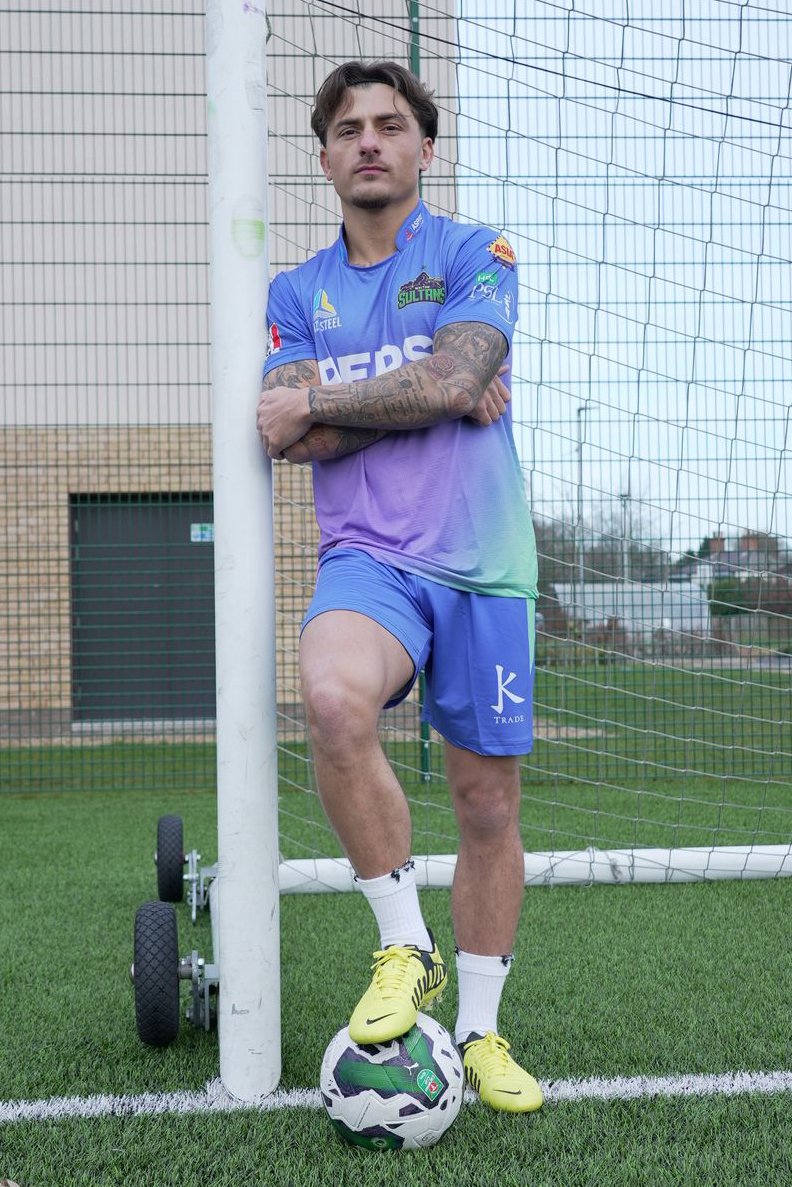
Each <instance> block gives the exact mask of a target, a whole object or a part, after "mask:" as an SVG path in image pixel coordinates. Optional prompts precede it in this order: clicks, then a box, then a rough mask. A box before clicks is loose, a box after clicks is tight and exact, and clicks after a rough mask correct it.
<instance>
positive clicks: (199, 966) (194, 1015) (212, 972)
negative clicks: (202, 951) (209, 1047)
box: [179, 951, 220, 1030]
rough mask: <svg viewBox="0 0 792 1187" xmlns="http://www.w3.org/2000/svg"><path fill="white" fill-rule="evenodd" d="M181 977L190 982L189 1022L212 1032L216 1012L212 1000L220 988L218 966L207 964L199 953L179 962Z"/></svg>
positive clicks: (187, 1012) (187, 1013)
mask: <svg viewBox="0 0 792 1187" xmlns="http://www.w3.org/2000/svg"><path fill="white" fill-rule="evenodd" d="M179 977H180V979H181V980H183V981H189V982H190V1004H189V1005H188V1007H187V1011H186V1017H187V1020H188V1022H191V1023H192V1025H193V1026H195V1027H198V1028H200V1029H202V1030H211V1028H212V1023H213V1022H214V1020H215V1016H216V1010H215V1007H214V1004H213V1002H212V998H213V997H214V996H215V995H216V994H217V990H218V988H219V986H220V970H219V968H218V967H217V965H214V964H207V963H206V961H205V960H204V958H203V957H202V956H199V954H198V952H196V951H194V952H193V953H192V954H191V955H190V956H185V957H183V958H182V959H181V960H180V961H179Z"/></svg>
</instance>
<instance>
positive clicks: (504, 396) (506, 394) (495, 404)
mask: <svg viewBox="0 0 792 1187" xmlns="http://www.w3.org/2000/svg"><path fill="white" fill-rule="evenodd" d="M508 370H509V368H508V366H506V365H504V366H503V367H501V368H500V370H499V371H498V374H497V375H495V376H494V377H493V378H492V379H491V380H490V382H489V384H488V385H487V387H486V388H485V389H484V394H483V395H482V397H481V399H480V400H479V402H478V404H477V405H476V407H475V408H474V409H473V411H472V412H470V413H468V420H472V421H473V422H474V424H477V425H483V426H486V425H492V424H495V421H496V420H500V418H501V417H502V416H503V414H504V412H505V411H506V405H507V404H508V402H509V400H510V399H511V392H510V391H509V389H508V388H507V387H506V386H505V385H504V384H503V383H502V381H501V375H505V374H506V372H507V371H508Z"/></svg>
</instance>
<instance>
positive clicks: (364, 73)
mask: <svg viewBox="0 0 792 1187" xmlns="http://www.w3.org/2000/svg"><path fill="white" fill-rule="evenodd" d="M377 82H381V83H384V84H385V86H388V87H393V89H394V91H397V92H398V94H400V95H403V96H404V98H405V99H406V100H407V102H408V103H409V105H410V108H411V110H412V113H413V115H414V116H415V118H416V120H417V121H418V125H419V127H420V129H421V131H422V132H423V134H424V136H427V137H428V138H429V139H430V140H432V141H434V140H435V139H436V138H437V107H436V106H435V103H434V101H433V98H432V96H433V94H434V92H433V91H430V90H428V89H427V88H426V87H425V86H424V84H423V83H422V82H421V80H420V79H419V78H417V77H416V76H415V75H414V74H413V73H412V71H410V70H407V68H406V67H405V66H400V65H399V63H398V62H390V61H377V62H344V63H343V64H342V65H341V66H337V67H336V69H335V70H334V71H333V72H332V73H331V74H328V76H327V78H326V79H325V80H324V82H323V83H322V85H321V86H320V88H319V91H318V93H317V96H316V103H315V105H314V109H313V112H312V113H311V127H312V128H313V130H314V132H315V133H316V136H317V137H318V139H319V141H320V143H321V144H322V145H325V146H326V145H327V129H328V127H329V126H330V121H331V120H332V118H333V116H334V115H335V114H336V112H337V111H338V110H339V109H340V108H341V107H342V106H343V105H344V100H345V97H346V93H347V91H349V90H350V89H351V88H352V87H370V86H372V85H373V84H374V83H377Z"/></svg>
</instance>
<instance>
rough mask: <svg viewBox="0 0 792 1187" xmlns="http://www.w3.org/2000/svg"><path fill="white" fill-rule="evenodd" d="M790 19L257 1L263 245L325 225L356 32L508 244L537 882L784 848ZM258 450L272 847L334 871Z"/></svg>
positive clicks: (445, 829) (463, 192) (614, 876)
mask: <svg viewBox="0 0 792 1187" xmlns="http://www.w3.org/2000/svg"><path fill="white" fill-rule="evenodd" d="M660 11H662V15H659V12H660ZM791 41H792V33H791V32H790V27H789V24H788V22H786V21H784V20H783V19H780V18H779V17H778V15H777V14H774V13H773V11H772V7H771V6H766V5H762V4H747V5H742V6H739V7H738V6H735V5H733V4H729V3H724V2H720V0H713V2H712V3H707V4H704V5H702V4H696V5H690V4H689V3H687V4H686V3H684V2H683V0H679V2H678V3H675V4H671V5H664V6H662V10H659V9H658V6H657V5H650V4H643V3H638V4H630V5H625V4H622V3H614V4H609V5H605V6H602V5H592V4H586V3H582V4H581V3H574V2H572V0H570V2H569V3H564V4H561V5H559V4H555V3H553V4H550V3H542V2H539V0H532V2H530V3H524V2H523V0H495V2H494V3H487V4H486V5H483V4H481V3H480V2H476V0H460V3H458V4H454V3H445V4H444V3H440V4H437V3H435V4H406V5H403V6H399V5H389V6H388V5H374V4H370V3H364V2H360V3H351V4H345V5H337V4H330V3H326V4H325V3H318V4H312V5H310V6H306V7H305V8H304V10H302V12H301V13H299V11H298V15H297V19H295V20H285V19H284V20H281V19H276V18H275V17H273V19H272V37H271V39H270V42H269V46H268V65H269V76H270V88H271V94H272V95H273V96H274V103H273V106H272V117H271V123H272V137H271V160H270V170H271V186H272V191H273V194H274V196H275V198H274V200H275V204H276V206H275V210H276V218H277V217H278V213H277V212H278V211H279V210H282V211H283V212H284V215H283V221H279V222H278V225H276V226H275V227H274V228H273V232H274V233H273V241H272V262H273V265H274V266H275V267H277V266H278V264H279V263H281V262H282V263H283V264H286V265H288V264H291V263H292V262H294V261H295V255H296V256H297V257H298V258H304V256H305V255H306V254H307V253H309V252H311V251H312V250H315V249H316V248H317V247H319V246H323V245H324V244H326V243H328V242H330V241H331V239H332V238H333V237H334V236H335V234H336V233H337V222H338V217H337V210H336V208H335V205H334V203H333V200H332V197H333V196H332V192H331V191H329V190H328V187H327V186H326V184H325V183H324V180H323V179H321V178H319V177H318V175H317V171H316V166H315V147H314V145H313V144H312V143H311V138H310V135H309V130H308V113H309V111H310V105H311V100H312V97H313V93H314V92H315V89H316V86H317V85H318V83H319V82H320V81H321V79H322V78H323V77H324V75H325V74H326V73H327V72H328V71H329V70H330V69H332V67H333V66H335V65H336V64H338V63H339V62H340V61H343V60H344V59H345V58H349V57H358V56H364V57H380V56H393V57H397V58H399V59H400V60H402V61H404V62H406V63H408V64H409V63H411V64H412V65H413V67H414V68H415V66H416V65H417V66H418V69H419V72H420V74H421V76H422V77H423V79H424V80H425V81H426V82H427V84H428V85H429V86H430V87H432V88H433V89H434V91H435V95H436V98H437V99H438V101H439V106H440V109H441V128H440V137H439V141H438V146H437V147H438V162H437V165H436V167H435V169H434V171H433V174H432V175H430V176H429V178H427V180H426V183H425V189H424V196H425V198H426V200H427V201H428V202H429V203H430V204H431V205H433V206H434V208H435V209H438V210H440V211H441V212H444V213H449V214H451V215H453V216H454V217H456V218H459V219H462V220H464V221H472V222H482V223H486V224H488V225H490V226H493V227H495V228H496V229H498V230H505V231H506V233H507V234H508V236H509V238H510V240H511V242H512V244H513V246H514V247H515V249H516V252H517V257H518V264H519V269H520V286H521V302H520V323H519V327H518V330H517V334H516V338H515V350H514V412H515V418H516V435H517V443H518V449H519V452H520V456H521V459H522V462H523V465H524V468H525V475H526V483H527V485H528V488H529V491H530V496H531V502H532V505H533V509H534V515H535V522H536V528H537V535H538V540H539V550H540V591H541V597H540V601H539V624H540V625H539V632H538V640H537V669H538V670H537V679H536V700H535V714H536V722H535V727H536V743H535V748H534V751H533V754H532V755H531V756H530V758H529V759H528V760H527V761H526V762H525V765H524V770H523V776H524V777H523V808H524V811H523V825H524V837H525V845H526V879H527V881H529V882H530V881H536V882H566V881H572V882H574V881H599V880H603V881H608V882H618V881H629V880H634V879H641V880H650V881H667V880H677V879H688V878H693V879H695V878H707V877H723V876H729V877H748V876H754V875H758V874H761V875H773V874H779V873H790V872H792V865H791V864H790V847H789V842H790V826H791V825H792V808H791V806H790V798H789V790H790V784H789V770H790V750H791V749H792V734H791V733H790V696H789V691H790V672H791V671H792V668H791V667H790V664H791V663H792V661H791V660H790V654H791V653H792V631H790V625H791V623H792V619H791V618H790V615H791V614H792V585H791V584H790V579H791V577H792V565H791V564H790V561H791V560H792V555H791V554H790V552H789V543H788V538H789V534H790V531H791V530H792V523H790V499H789V477H790V461H789V458H790V455H789V446H790V441H789V403H788V395H787V394H786V392H787V385H788V381H789V379H790V376H791V372H792V367H791V363H792V360H791V359H790V350H789V341H790V334H789V331H790V329H791V328H792V323H790V307H789V302H788V301H787V300H786V299H785V294H784V291H783V287H782V285H783V282H782V277H783V274H784V271H785V270H786V267H787V263H786V261H787V260H788V258H789V254H790V239H789V229H788V208H789V180H790V165H791V164H792V162H791V161H790V152H791V150H792V140H791V139H790V133H789V128H790V111H789V96H790V67H789V63H788V58H789V51H790V49H791V48H792V45H791V44H790V42H791ZM301 80H304V89H302V88H301V87H300V81H301ZM279 471H280V472H279V480H280V488H279V489H280V505H279V512H280V513H279V516H278V525H279V531H280V549H281V557H280V560H279V572H280V573H281V574H284V573H286V572H288V573H289V582H290V586H289V587H290V590H291V596H290V597H288V598H284V600H283V601H282V602H281V632H280V634H281V647H282V649H283V650H282V655H281V664H280V671H281V693H280V697H279V700H280V704H281V710H280V711H281V734H282V739H283V740H282V773H283V777H284V783H283V789H282V794H281V835H282V844H283V849H284V854H285V855H286V856H287V857H288V858H290V859H293V860H292V861H290V862H289V864H288V869H287V870H286V871H285V873H286V878H287V881H288V885H289V886H291V887H293V888H296V889H320V888H322V887H323V886H332V887H336V888H338V887H344V886H347V885H350V884H351V873H350V871H349V869H348V867H347V866H346V864H345V863H343V862H342V861H340V860H338V858H337V854H338V851H337V849H336V847H335V844H334V841H333V838H332V836H331V834H330V832H329V830H328V828H327V826H326V824H325V823H324V822H323V818H322V814H321V809H320V807H319V805H318V802H317V801H316V798H315V794H314V793H315V789H314V785H313V782H312V780H311V768H310V760H309V756H308V751H307V749H306V747H305V740H304V736H303V731H302V724H301V718H300V711H299V708H298V706H299V693H298V689H297V681H296V673H295V672H294V667H293V664H294V658H293V657H294V639H295V636H296V630H297V628H298V624H299V620H300V616H301V613H302V610H303V608H304V606H305V603H306V600H307V597H308V596H309V593H310V587H311V582H312V577H313V556H314V553H313V544H314V542H313V538H312V536H311V529H310V526H308V525H310V524H311V515H310V488H309V487H310V483H309V475H308V474H306V473H305V472H304V471H302V472H295V471H294V470H293V469H288V467H286V466H281V467H279ZM287 674H288V675H287ZM292 674H294V680H293V682H292V679H291V677H292ZM287 679H288V681H289V683H288V685H287V683H286V681H287ZM418 709H419V706H418V704H417V698H416V699H414V700H413V701H411V702H410V704H408V705H407V706H406V707H405V708H404V710H403V711H402V712H401V713H396V712H390V713H386V714H384V715H383V718H382V736H383V740H384V743H385V747H386V750H387V752H388V754H389V757H390V759H391V761H392V763H393V764H394V766H395V768H396V770H397V772H398V774H399V776H400V778H401V779H402V782H403V784H404V785H405V788H406V790H407V792H408V795H409V797H410V801H411V805H412V811H413V819H414V822H415V843H414V848H415V851H416V853H418V854H429V855H434V856H429V857H427V858H425V859H424V860H423V861H419V869H420V870H421V872H422V874H423V876H424V877H425V879H426V881H427V884H430V885H447V884H449V881H450V878H451V876H452V873H453V862H454V859H453V854H454V850H455V843H456V842H455V836H456V834H455V826H454V820H453V815H452V813H451V811H450V808H449V806H448V802H447V797H446V789H445V787H444V784H443V777H442V743H441V741H440V740H439V739H437V738H436V737H434V736H427V734H426V732H425V730H424V732H423V733H422V732H421V727H420V725H419V713H418ZM330 855H334V856H333V859H331V860H327V858H328V856H330ZM320 858H324V860H320Z"/></svg>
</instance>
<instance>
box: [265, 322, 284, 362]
mask: <svg viewBox="0 0 792 1187" xmlns="http://www.w3.org/2000/svg"><path fill="white" fill-rule="evenodd" d="M282 346H283V343H282V342H281V336H280V330H279V329H278V327H277V326H276V324H275V322H273V323H272V325H271V326H270V328H269V341H268V342H267V358H269V357H270V355H271V354H277V353H278V351H279V350H280V348H281V347H282Z"/></svg>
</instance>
